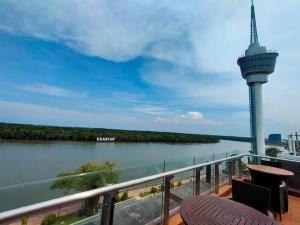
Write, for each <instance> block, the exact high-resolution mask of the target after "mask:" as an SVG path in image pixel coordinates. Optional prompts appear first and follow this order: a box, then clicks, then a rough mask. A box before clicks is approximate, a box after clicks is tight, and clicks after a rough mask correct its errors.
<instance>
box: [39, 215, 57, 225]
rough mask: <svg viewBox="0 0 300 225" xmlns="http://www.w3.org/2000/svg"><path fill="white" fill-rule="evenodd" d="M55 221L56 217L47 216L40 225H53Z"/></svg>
mask: <svg viewBox="0 0 300 225" xmlns="http://www.w3.org/2000/svg"><path fill="white" fill-rule="evenodd" d="M56 221H57V216H56V215H54V214H49V215H47V216H46V217H45V218H44V220H43V221H42V224H41V225H52V224H55V222H56Z"/></svg>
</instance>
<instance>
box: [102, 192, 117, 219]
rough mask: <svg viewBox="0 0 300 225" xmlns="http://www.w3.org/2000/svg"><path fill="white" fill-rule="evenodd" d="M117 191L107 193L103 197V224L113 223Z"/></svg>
mask: <svg viewBox="0 0 300 225" xmlns="http://www.w3.org/2000/svg"><path fill="white" fill-rule="evenodd" d="M115 195H116V193H111V192H109V193H106V194H105V195H104V198H103V206H102V212H101V225H113V219H114V209H115V203H116V198H115Z"/></svg>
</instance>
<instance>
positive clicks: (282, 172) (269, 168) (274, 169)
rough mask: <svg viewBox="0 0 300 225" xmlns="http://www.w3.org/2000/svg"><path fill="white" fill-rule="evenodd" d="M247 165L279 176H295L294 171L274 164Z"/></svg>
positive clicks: (252, 168)
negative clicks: (273, 165)
mask: <svg viewBox="0 0 300 225" xmlns="http://www.w3.org/2000/svg"><path fill="white" fill-rule="evenodd" d="M247 167H248V168H249V169H250V170H255V171H259V172H262V173H269V174H273V175H278V176H294V173H293V172H291V171H288V170H285V169H281V168H277V167H272V166H265V165H255V164H248V165H247Z"/></svg>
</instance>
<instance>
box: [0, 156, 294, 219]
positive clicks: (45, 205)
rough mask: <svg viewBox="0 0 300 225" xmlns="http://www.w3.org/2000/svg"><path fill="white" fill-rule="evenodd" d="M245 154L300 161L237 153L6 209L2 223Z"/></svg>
mask: <svg viewBox="0 0 300 225" xmlns="http://www.w3.org/2000/svg"><path fill="white" fill-rule="evenodd" d="M245 156H250V157H262V158H269V159H276V160H282V161H289V162H296V163H299V161H295V160H288V159H281V158H275V157H269V156H258V155H253V154H240V155H236V156H231V157H227V158H223V159H219V160H214V161H210V162H206V163H201V164H197V165H193V166H188V167H184V168H180V169H176V170H172V171H168V172H164V173H159V174H155V175H151V176H146V177H143V178H138V179H134V180H130V181H125V182H122V183H118V184H113V185H110V186H106V187H101V188H97V189H94V190H90V191H85V192H81V193H77V194H73V195H69V196H65V197H60V198H56V199H52V200H49V201H45V202H41V203H37V204H33V205H29V206H24V207H20V208H17V209H13V210H9V211H6V212H2V213H0V223H5V222H10V221H14V220H16V219H19V218H21V217H23V216H30V215H32V214H35V213H37V212H41V211H44V210H46V209H52V208H55V207H59V206H65V205H68V204H71V203H74V202H78V201H82V200H84V199H87V198H91V197H94V196H98V195H103V194H106V193H111V192H116V191H118V190H122V189H125V188H128V187H131V186H135V185H138V184H143V183H146V182H149V181H153V180H157V179H162V178H167V177H172V176H174V175H176V174H179V173H183V172H187V171H191V170H194V169H198V168H203V167H205V166H208V165H212V164H220V163H222V162H224V161H228V160H229V161H230V160H236V159H240V158H242V157H245Z"/></svg>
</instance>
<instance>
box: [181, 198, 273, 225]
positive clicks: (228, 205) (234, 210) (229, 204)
mask: <svg viewBox="0 0 300 225" xmlns="http://www.w3.org/2000/svg"><path fill="white" fill-rule="evenodd" d="M180 215H181V217H182V219H183V221H184V222H185V223H186V224H187V225H222V224H224V225H241V224H243V225H245V224H247V225H254V224H255V225H257V224H259V225H275V224H276V225H277V223H276V222H275V221H273V220H272V219H271V218H270V217H268V216H266V215H265V214H263V213H261V212H259V211H257V210H255V209H253V208H251V207H249V206H246V205H244V204H241V203H238V202H235V201H232V200H229V199H226V198H220V197H214V196H201V195H197V196H195V197H190V198H187V199H185V200H183V201H182V203H181V205H180Z"/></svg>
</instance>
